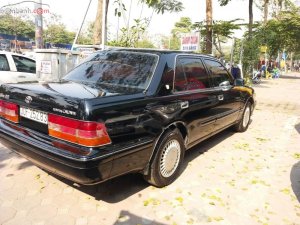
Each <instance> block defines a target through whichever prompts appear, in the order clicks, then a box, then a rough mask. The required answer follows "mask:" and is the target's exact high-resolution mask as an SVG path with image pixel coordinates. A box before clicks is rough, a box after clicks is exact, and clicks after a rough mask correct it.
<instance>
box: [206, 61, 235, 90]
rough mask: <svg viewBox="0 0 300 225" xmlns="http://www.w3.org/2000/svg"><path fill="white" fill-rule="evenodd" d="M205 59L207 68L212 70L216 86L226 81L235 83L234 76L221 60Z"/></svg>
mask: <svg viewBox="0 0 300 225" xmlns="http://www.w3.org/2000/svg"><path fill="white" fill-rule="evenodd" d="M204 61H205V64H206V66H207V69H208V70H209V71H210V74H211V77H212V80H213V85H214V87H219V86H220V84H222V83H223V82H225V81H228V82H229V83H230V84H233V78H232V77H231V76H230V74H228V72H227V70H226V69H225V67H224V66H223V65H222V64H221V63H220V62H217V61H215V60H210V59H205V60H204Z"/></svg>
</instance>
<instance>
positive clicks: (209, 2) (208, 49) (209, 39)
mask: <svg viewBox="0 0 300 225" xmlns="http://www.w3.org/2000/svg"><path fill="white" fill-rule="evenodd" d="M212 10H213V9H212V0H206V53H207V54H212V35H213V34H212Z"/></svg>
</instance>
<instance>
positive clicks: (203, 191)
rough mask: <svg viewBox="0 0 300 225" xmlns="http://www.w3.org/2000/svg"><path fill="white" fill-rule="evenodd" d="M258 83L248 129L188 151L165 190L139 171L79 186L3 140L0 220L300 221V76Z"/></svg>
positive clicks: (273, 224)
mask: <svg viewBox="0 0 300 225" xmlns="http://www.w3.org/2000/svg"><path fill="white" fill-rule="evenodd" d="M254 88H255V90H256V93H257V101H258V104H257V107H256V109H255V112H254V115H253V117H252V122H251V125H250V127H249V129H248V131H247V132H245V133H233V132H231V131H230V130H226V131H224V132H222V133H220V134H218V135H217V136H215V137H213V138H211V139H209V140H207V141H205V142H203V143H201V144H200V145H199V146H197V147H196V148H194V149H192V150H191V151H189V152H187V154H186V159H185V168H184V171H183V172H182V174H181V176H180V177H179V178H178V179H177V180H176V181H175V182H174V183H173V184H172V185H170V186H168V187H166V188H162V189H158V188H154V187H152V186H149V185H148V184H147V183H145V182H144V181H143V179H142V177H141V176H140V175H126V176H123V177H120V178H116V179H113V180H111V181H108V182H105V183H103V184H99V185H96V186H88V187H78V186H74V185H73V184H72V182H69V181H67V180H65V179H62V178H59V177H56V176H53V175H50V174H48V173H46V172H44V171H43V170H41V169H39V168H37V167H36V166H34V165H32V164H31V163H30V162H28V161H26V160H25V159H23V158H21V157H19V156H17V155H16V154H15V153H13V152H11V151H10V150H8V149H6V148H5V147H3V146H2V145H0V224H5V225H8V224H16V225H21V224H22V225H26V224H36V225H43V224H55V225H67V224H76V225H85V224H98V225H112V224H114V225H116V224H119V225H137V224H143V225H144V224H145V225H147V224H153V225H154V224H155V225H163V224H166V225H169V224H170V225H176V224H177V225H185V224H230V225H241V224H242V225H248V224H249V225H255V224H259V225H260V224H261V225H267V224H268V225H277V224H278V225H281V224H283V225H285V224H286V225H292V224H293V225H296V224H300V138H299V137H300V135H299V133H300V101H299V100H300V74H299V73H298V74H288V75H287V76H284V77H281V78H280V79H275V80H264V81H263V82H262V83H261V84H260V85H256V86H254Z"/></svg>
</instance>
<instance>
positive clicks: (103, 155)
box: [0, 49, 255, 187]
mask: <svg viewBox="0 0 300 225" xmlns="http://www.w3.org/2000/svg"><path fill="white" fill-rule="evenodd" d="M254 96H255V95H254V90H253V89H252V88H250V87H246V86H244V85H243V81H242V80H239V79H238V80H234V79H233V78H232V76H231V75H230V74H229V73H228V71H227V70H226V69H225V67H224V66H223V65H222V64H221V63H220V62H219V61H218V60H217V59H215V58H213V57H211V56H206V55H199V54H193V53H186V52H175V51H158V50H157V51H156V50H151V51H150V50H139V49H110V50H104V51H100V52H97V53H95V54H93V55H91V56H90V57H89V58H88V59H87V60H86V61H85V62H84V63H82V64H81V65H79V66H78V67H76V68H75V69H74V70H72V71H71V72H70V73H69V74H67V75H66V76H65V77H64V78H63V80H61V81H60V82H56V83H40V84H38V83H32V84H5V85H2V86H1V87H0V116H1V118H0V140H1V143H2V144H4V145H6V146H7V147H8V148H9V149H11V150H13V151H15V152H17V153H19V154H20V155H22V156H24V157H25V158H27V159H28V160H30V161H32V162H33V163H34V164H36V165H37V166H40V167H41V168H44V169H45V170H48V171H51V172H53V173H55V174H58V175H60V176H62V177H65V178H67V179H70V180H72V181H74V182H76V183H79V184H95V183H99V182H102V181H105V180H108V179H111V178H113V177H116V176H120V175H122V174H126V173H131V172H137V173H142V174H143V175H144V177H145V179H146V180H147V181H148V182H149V183H151V184H153V185H155V186H157V187H163V186H165V185H168V184H170V183H171V182H173V181H174V180H175V179H176V177H178V175H179V172H180V167H181V165H182V164H183V160H184V154H185V151H186V150H187V149H190V148H191V147H193V146H195V145H197V144H198V143H200V142H201V141H203V140H204V139H207V138H208V137H211V136H212V135H214V134H216V133H218V132H220V131H222V130H224V129H226V128H228V127H232V128H234V129H235V130H236V131H238V132H243V131H245V130H247V128H248V126H249V122H250V117H251V114H252V112H253V109H254V106H255V97H254Z"/></svg>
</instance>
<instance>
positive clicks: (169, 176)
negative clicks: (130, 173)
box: [144, 129, 185, 187]
mask: <svg viewBox="0 0 300 225" xmlns="http://www.w3.org/2000/svg"><path fill="white" fill-rule="evenodd" d="M184 151H185V147H184V142H183V138H182V135H181V134H180V132H179V130H178V129H175V130H172V131H169V132H167V133H166V134H164V135H163V136H162V137H161V139H160V141H159V143H158V145H157V148H156V153H155V156H154V158H153V160H152V162H151V166H150V171H149V174H148V175H145V176H144V178H145V180H146V181H147V182H149V183H150V184H152V185H154V186H156V187H164V186H166V185H169V184H171V183H172V182H173V181H174V180H175V179H176V178H177V177H178V175H179V172H180V168H181V165H182V161H183V158H184Z"/></svg>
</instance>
